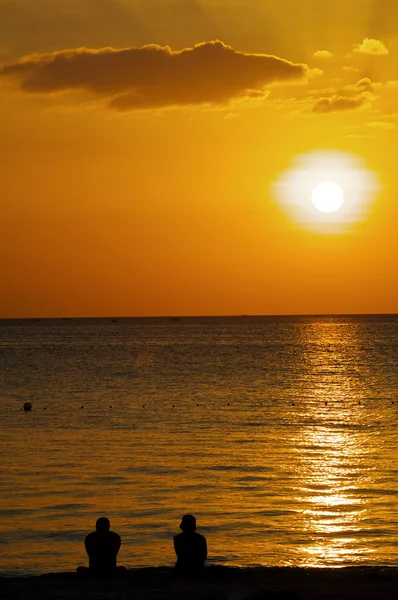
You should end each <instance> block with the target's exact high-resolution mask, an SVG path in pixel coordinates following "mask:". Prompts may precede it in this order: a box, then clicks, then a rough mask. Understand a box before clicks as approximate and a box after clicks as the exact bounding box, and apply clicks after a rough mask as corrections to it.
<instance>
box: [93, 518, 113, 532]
mask: <svg viewBox="0 0 398 600" xmlns="http://www.w3.org/2000/svg"><path fill="white" fill-rule="evenodd" d="M95 528H96V530H97V531H109V529H110V528H111V524H110V521H109V519H107V518H106V517H100V518H99V519H97V522H96V524H95Z"/></svg>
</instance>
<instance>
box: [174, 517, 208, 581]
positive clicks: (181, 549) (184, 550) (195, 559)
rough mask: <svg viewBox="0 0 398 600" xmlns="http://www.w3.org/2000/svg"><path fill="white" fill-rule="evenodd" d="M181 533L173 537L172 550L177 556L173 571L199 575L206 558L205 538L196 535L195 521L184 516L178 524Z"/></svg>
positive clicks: (198, 534)
mask: <svg viewBox="0 0 398 600" xmlns="http://www.w3.org/2000/svg"><path fill="white" fill-rule="evenodd" d="M180 529H182V533H179V534H178V535H176V536H174V550H175V552H176V554H177V562H176V564H175V571H176V573H178V574H181V575H195V574H198V573H201V572H202V571H203V569H204V566H205V560H206V558H207V544H206V538H205V537H204V536H203V535H200V533H196V519H195V517H194V516H193V515H184V516H183V517H182V521H181V523H180Z"/></svg>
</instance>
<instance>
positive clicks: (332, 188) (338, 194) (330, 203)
mask: <svg viewBox="0 0 398 600" xmlns="http://www.w3.org/2000/svg"><path fill="white" fill-rule="evenodd" d="M343 202H344V193H343V190H342V189H341V187H340V186H339V185H337V183H333V182H332V181H323V182H322V183H320V184H319V185H317V186H316V188H315V189H314V190H313V192H312V204H313V205H314V206H315V208H316V209H317V210H319V211H320V212H324V213H332V212H335V211H336V210H339V208H341V207H342V205H343Z"/></svg>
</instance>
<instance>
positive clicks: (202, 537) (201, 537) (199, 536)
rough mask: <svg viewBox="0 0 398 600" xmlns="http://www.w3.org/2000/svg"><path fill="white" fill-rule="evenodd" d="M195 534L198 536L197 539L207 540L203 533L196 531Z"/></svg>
mask: <svg viewBox="0 0 398 600" xmlns="http://www.w3.org/2000/svg"><path fill="white" fill-rule="evenodd" d="M195 536H196V539H197V540H205V541H206V538H205V536H204V535H202V534H201V533H198V532H197V531H195Z"/></svg>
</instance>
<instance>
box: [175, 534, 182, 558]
mask: <svg viewBox="0 0 398 600" xmlns="http://www.w3.org/2000/svg"><path fill="white" fill-rule="evenodd" d="M173 544H174V550H175V553H176V555H177V557H178V558H179V557H180V554H181V542H180V537H179V535H175V536H174V539H173Z"/></svg>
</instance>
